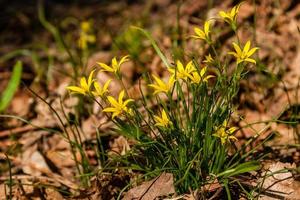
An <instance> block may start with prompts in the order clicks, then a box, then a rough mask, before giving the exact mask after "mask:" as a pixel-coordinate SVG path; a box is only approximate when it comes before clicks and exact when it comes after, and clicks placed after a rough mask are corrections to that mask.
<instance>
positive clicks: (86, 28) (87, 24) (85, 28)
mask: <svg viewBox="0 0 300 200" xmlns="http://www.w3.org/2000/svg"><path fill="white" fill-rule="evenodd" d="M80 28H81V30H82V31H83V32H85V33H88V32H91V30H92V23H91V22H90V21H83V22H81V23H80Z"/></svg>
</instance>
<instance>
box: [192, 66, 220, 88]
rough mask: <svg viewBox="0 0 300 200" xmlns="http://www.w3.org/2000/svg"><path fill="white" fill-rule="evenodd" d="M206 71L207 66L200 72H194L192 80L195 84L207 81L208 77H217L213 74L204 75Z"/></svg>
mask: <svg viewBox="0 0 300 200" xmlns="http://www.w3.org/2000/svg"><path fill="white" fill-rule="evenodd" d="M206 71H207V67H206V66H205V67H203V68H202V69H201V70H200V74H199V73H198V72H193V73H192V76H191V81H192V82H193V83H195V84H199V83H200V82H201V81H203V82H207V81H208V79H210V78H213V77H215V76H213V75H208V76H204V75H205V73H206Z"/></svg>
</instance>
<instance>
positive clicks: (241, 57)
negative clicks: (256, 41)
mask: <svg viewBox="0 0 300 200" xmlns="http://www.w3.org/2000/svg"><path fill="white" fill-rule="evenodd" d="M232 45H233V48H234V49H235V51H236V52H229V53H228V54H231V55H233V56H234V57H236V59H237V60H236V62H237V64H239V63H241V62H244V61H245V62H251V63H254V64H256V61H255V60H254V59H252V58H250V56H252V55H253V54H254V53H255V51H257V50H258V48H257V47H254V48H252V49H250V45H251V43H250V41H248V42H247V43H246V44H245V46H244V48H243V51H242V50H241V48H240V47H239V45H237V44H236V43H235V42H233V43H232Z"/></svg>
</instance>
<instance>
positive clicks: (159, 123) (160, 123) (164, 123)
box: [154, 110, 172, 128]
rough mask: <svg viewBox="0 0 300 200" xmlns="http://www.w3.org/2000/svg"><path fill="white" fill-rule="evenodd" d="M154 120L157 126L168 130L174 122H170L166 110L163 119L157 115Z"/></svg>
mask: <svg viewBox="0 0 300 200" xmlns="http://www.w3.org/2000/svg"><path fill="white" fill-rule="evenodd" d="M154 120H155V122H156V123H155V126H160V127H163V128H166V127H168V126H172V122H171V121H170V119H169V117H168V115H167V113H166V111H165V110H162V112H161V117H160V116H157V115H155V116H154Z"/></svg>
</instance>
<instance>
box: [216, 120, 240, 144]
mask: <svg viewBox="0 0 300 200" xmlns="http://www.w3.org/2000/svg"><path fill="white" fill-rule="evenodd" d="M237 129H238V128H237V127H231V128H229V129H228V128H227V120H225V121H224V122H223V124H222V125H221V126H220V127H218V129H217V131H216V132H215V133H214V134H213V136H215V137H218V138H220V140H221V144H222V145H224V144H225V143H226V141H228V142H230V140H234V141H237V138H236V137H235V136H233V135H232V134H233V133H234V132H235V131H236V130H237Z"/></svg>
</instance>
